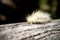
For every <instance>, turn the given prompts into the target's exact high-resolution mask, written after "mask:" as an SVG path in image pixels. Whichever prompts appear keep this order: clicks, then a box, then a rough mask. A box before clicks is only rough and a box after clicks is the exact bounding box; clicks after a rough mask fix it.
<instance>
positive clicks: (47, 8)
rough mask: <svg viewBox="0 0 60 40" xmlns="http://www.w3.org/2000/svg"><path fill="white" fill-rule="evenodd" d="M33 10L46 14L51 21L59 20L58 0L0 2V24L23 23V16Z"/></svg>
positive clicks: (7, 0)
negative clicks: (49, 16)
mask: <svg viewBox="0 0 60 40" xmlns="http://www.w3.org/2000/svg"><path fill="white" fill-rule="evenodd" d="M34 10H42V11H44V12H48V13H50V14H51V18H52V19H59V18H60V2H59V0H0V24H7V23H17V22H25V21H26V19H25V16H26V15H27V14H31V13H32V12H33V11H34Z"/></svg>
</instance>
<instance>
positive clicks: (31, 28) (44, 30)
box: [0, 19, 60, 40]
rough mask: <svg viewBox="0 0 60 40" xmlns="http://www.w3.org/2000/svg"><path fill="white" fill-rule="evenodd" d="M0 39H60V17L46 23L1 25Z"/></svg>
mask: <svg viewBox="0 0 60 40" xmlns="http://www.w3.org/2000/svg"><path fill="white" fill-rule="evenodd" d="M0 40H60V19H57V20H52V21H51V22H48V23H44V24H28V23H27V22H21V23H12V24H5V25H0Z"/></svg>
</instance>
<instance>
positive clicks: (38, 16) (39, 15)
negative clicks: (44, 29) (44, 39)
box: [26, 10, 51, 24]
mask: <svg viewBox="0 0 60 40" xmlns="http://www.w3.org/2000/svg"><path fill="white" fill-rule="evenodd" d="M26 19H27V22H28V23H31V24H32V23H36V22H40V23H44V22H48V21H50V20H51V17H50V14H48V13H46V12H43V11H40V10H39V11H36V12H33V13H32V14H31V15H28V16H27V17H26Z"/></svg>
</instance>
